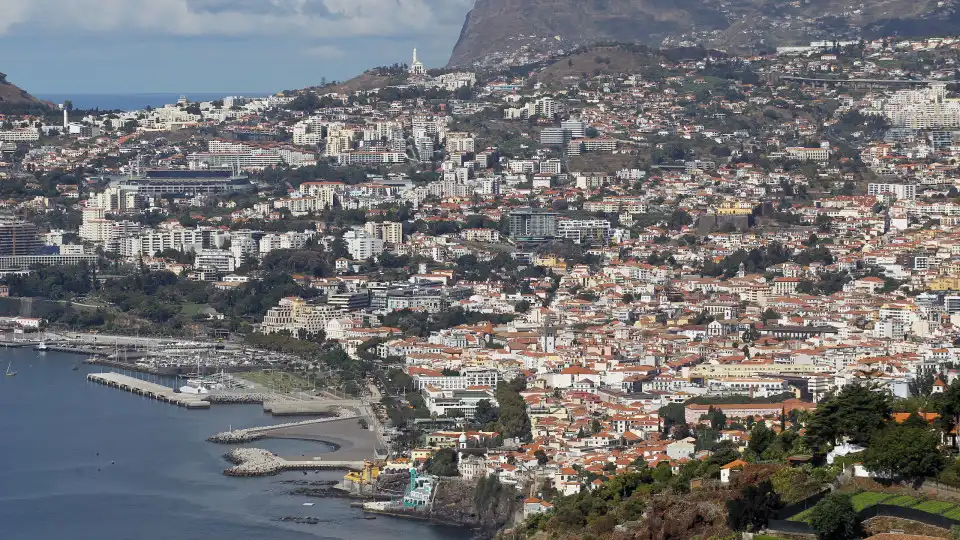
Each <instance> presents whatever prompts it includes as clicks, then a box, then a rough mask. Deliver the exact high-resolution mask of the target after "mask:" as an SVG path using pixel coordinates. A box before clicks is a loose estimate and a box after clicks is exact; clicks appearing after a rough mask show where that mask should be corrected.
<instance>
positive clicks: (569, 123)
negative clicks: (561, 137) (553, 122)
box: [560, 118, 587, 139]
mask: <svg viewBox="0 0 960 540" xmlns="http://www.w3.org/2000/svg"><path fill="white" fill-rule="evenodd" d="M560 129H562V130H564V131H568V132H569V133H570V138H571V139H582V138H584V137H586V136H587V135H586V133H587V127H586V125H585V124H584V123H583V121H582V120H579V119H576V118H571V119H570V120H564V121H563V122H560Z"/></svg>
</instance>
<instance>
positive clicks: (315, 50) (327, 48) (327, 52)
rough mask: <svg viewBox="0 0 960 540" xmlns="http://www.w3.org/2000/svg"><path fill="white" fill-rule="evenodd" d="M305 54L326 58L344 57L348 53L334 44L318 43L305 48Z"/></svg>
mask: <svg viewBox="0 0 960 540" xmlns="http://www.w3.org/2000/svg"><path fill="white" fill-rule="evenodd" d="M303 54H305V55H307V56H315V57H317V58H326V59H333V58H343V57H344V56H346V55H347V53H346V51H344V50H343V49H341V48H339V47H335V46H333V45H317V46H316V47H309V48H307V49H304V50H303Z"/></svg>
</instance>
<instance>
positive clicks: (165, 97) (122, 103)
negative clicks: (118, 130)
mask: <svg viewBox="0 0 960 540" xmlns="http://www.w3.org/2000/svg"><path fill="white" fill-rule="evenodd" d="M269 94H270V93H269V92H230V93H222V94H217V93H193V94H191V93H189V92H182V93H170V92H167V93H152V94H38V95H37V96H36V97H37V98H38V99H42V100H44V101H49V102H52V103H63V102H64V101H67V100H70V101H72V102H73V107H74V108H75V109H100V110H110V111H113V110H121V111H136V110H140V109H145V108H146V107H147V105H149V106H151V107H153V108H157V107H163V106H164V105H167V104H171V103H176V102H177V100H178V99H180V96H187V99H189V100H190V101H215V100H218V99H223V98H224V97H226V96H244V97H263V96H267V95H269Z"/></svg>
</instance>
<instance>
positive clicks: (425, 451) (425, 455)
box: [410, 448, 436, 461]
mask: <svg viewBox="0 0 960 540" xmlns="http://www.w3.org/2000/svg"><path fill="white" fill-rule="evenodd" d="M434 452H436V450H434V449H433V448H415V449H414V450H413V451H412V452H411V453H410V457H411V458H413V461H426V460H428V459H430V458H431V457H433V453H434Z"/></svg>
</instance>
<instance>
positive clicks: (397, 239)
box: [364, 221, 403, 245]
mask: <svg viewBox="0 0 960 540" xmlns="http://www.w3.org/2000/svg"><path fill="white" fill-rule="evenodd" d="M364 230H365V231H367V233H368V234H369V235H370V236H372V237H374V238H379V239H380V240H383V241H384V242H385V243H387V244H393V245H397V244H402V243H403V224H402V223H397V222H395V221H384V222H383V223H377V222H375V221H368V222H367V223H366V225H364Z"/></svg>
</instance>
